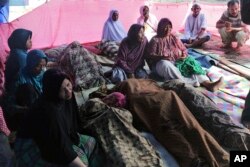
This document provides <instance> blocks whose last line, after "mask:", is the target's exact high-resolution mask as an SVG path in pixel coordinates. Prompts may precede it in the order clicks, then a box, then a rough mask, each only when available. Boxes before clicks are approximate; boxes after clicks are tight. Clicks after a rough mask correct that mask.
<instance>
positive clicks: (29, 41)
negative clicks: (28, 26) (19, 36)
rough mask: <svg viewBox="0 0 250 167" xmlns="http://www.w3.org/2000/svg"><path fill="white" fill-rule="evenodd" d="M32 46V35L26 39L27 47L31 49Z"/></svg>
mask: <svg viewBox="0 0 250 167" xmlns="http://www.w3.org/2000/svg"><path fill="white" fill-rule="evenodd" d="M31 47H32V40H31V37H30V36H29V38H28V39H27V41H26V48H27V49H31Z"/></svg>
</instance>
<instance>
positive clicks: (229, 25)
mask: <svg viewBox="0 0 250 167" xmlns="http://www.w3.org/2000/svg"><path fill="white" fill-rule="evenodd" d="M225 27H226V31H227V32H230V31H232V23H230V22H228V21H225Z"/></svg>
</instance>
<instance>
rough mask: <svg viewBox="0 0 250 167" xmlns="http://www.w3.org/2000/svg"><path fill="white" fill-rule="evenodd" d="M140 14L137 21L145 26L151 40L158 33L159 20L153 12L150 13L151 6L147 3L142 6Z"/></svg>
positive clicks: (147, 35) (146, 33)
mask: <svg viewBox="0 0 250 167" xmlns="http://www.w3.org/2000/svg"><path fill="white" fill-rule="evenodd" d="M140 14H141V16H140V17H139V18H138V19H137V23H138V24H140V25H143V26H144V27H145V36H146V37H147V39H148V40H151V38H152V37H153V36H155V35H156V29H157V24H158V20H157V18H156V17H155V16H154V15H153V14H151V13H149V7H148V6H146V5H143V6H141V8H140Z"/></svg>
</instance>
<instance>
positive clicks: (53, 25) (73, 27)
mask: <svg viewBox="0 0 250 167" xmlns="http://www.w3.org/2000/svg"><path fill="white" fill-rule="evenodd" d="M149 2H150V1H147V0H120V1H117V0H98V1H97V0H70V1H65V0H50V1H49V2H47V3H45V4H43V5H41V6H39V7H38V8H36V9H34V10H33V11H31V12H29V13H27V14H26V15H23V16H22V17H20V18H18V19H16V20H14V21H12V22H10V23H6V24H0V43H1V46H0V55H1V56H3V55H6V52H8V51H9V47H8V45H7V39H8V37H9V36H10V34H11V33H12V31H13V30H14V29H16V28H25V29H29V30H31V31H32V32H33V34H34V35H33V36H32V41H33V49H43V48H51V47H55V46H59V45H62V44H69V43H71V42H72V41H79V42H80V43H85V42H90V41H100V40H101V35H102V28H103V25H104V22H105V21H106V17H107V15H108V13H109V11H110V10H111V9H117V10H118V11H119V14H120V15H119V20H120V21H121V22H122V23H123V25H124V26H125V29H126V31H127V30H128V28H129V27H130V25H131V24H133V23H136V19H137V18H138V17H139V16H140V12H139V9H140V6H141V5H144V4H148V5H149V7H150V10H151V13H153V14H154V15H156V17H157V18H158V20H160V18H162V17H168V18H169V19H171V21H172V23H173V26H174V27H173V28H174V31H178V30H180V29H182V28H183V24H184V22H185V18H186V17H187V15H188V14H189V13H190V12H191V10H190V9H191V5H192V4H191V2H190V3H188V2H183V3H149ZM201 7H202V12H203V13H204V14H205V15H206V16H207V23H208V29H209V30H213V31H214V30H216V29H215V23H216V21H217V20H218V19H219V18H220V16H221V14H222V12H223V11H224V10H225V9H226V5H225V4H223V5H221V4H216V5H214V4H204V3H203V4H201ZM216 31H217V30H216Z"/></svg>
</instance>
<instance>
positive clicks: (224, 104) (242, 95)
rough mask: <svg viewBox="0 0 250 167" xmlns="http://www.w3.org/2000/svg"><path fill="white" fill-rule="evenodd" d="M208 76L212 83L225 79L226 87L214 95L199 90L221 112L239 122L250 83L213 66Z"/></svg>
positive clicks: (204, 90)
mask: <svg viewBox="0 0 250 167" xmlns="http://www.w3.org/2000/svg"><path fill="white" fill-rule="evenodd" d="M207 75H208V77H209V78H210V79H211V81H215V80H218V79H219V78H220V77H223V78H224V86H223V87H222V88H220V89H219V91H217V92H214V93H212V92H210V91H208V90H206V89H203V88H199V89H200V90H201V91H202V92H203V93H204V94H205V95H206V96H208V97H209V98H210V99H212V100H213V101H214V102H215V103H216V105H217V107H218V108H219V109H220V110H222V111H224V112H226V113H228V114H229V115H230V116H232V117H233V119H235V120H236V121H238V122H239V120H240V117H241V113H242V110H243V108H244V104H245V99H246V96H247V94H248V92H249V88H250V82H249V81H248V80H247V79H245V78H243V77H240V76H238V75H235V74H232V73H230V72H228V71H225V70H223V69H221V68H218V67H216V66H212V67H211V68H210V69H208V73H207Z"/></svg>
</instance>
